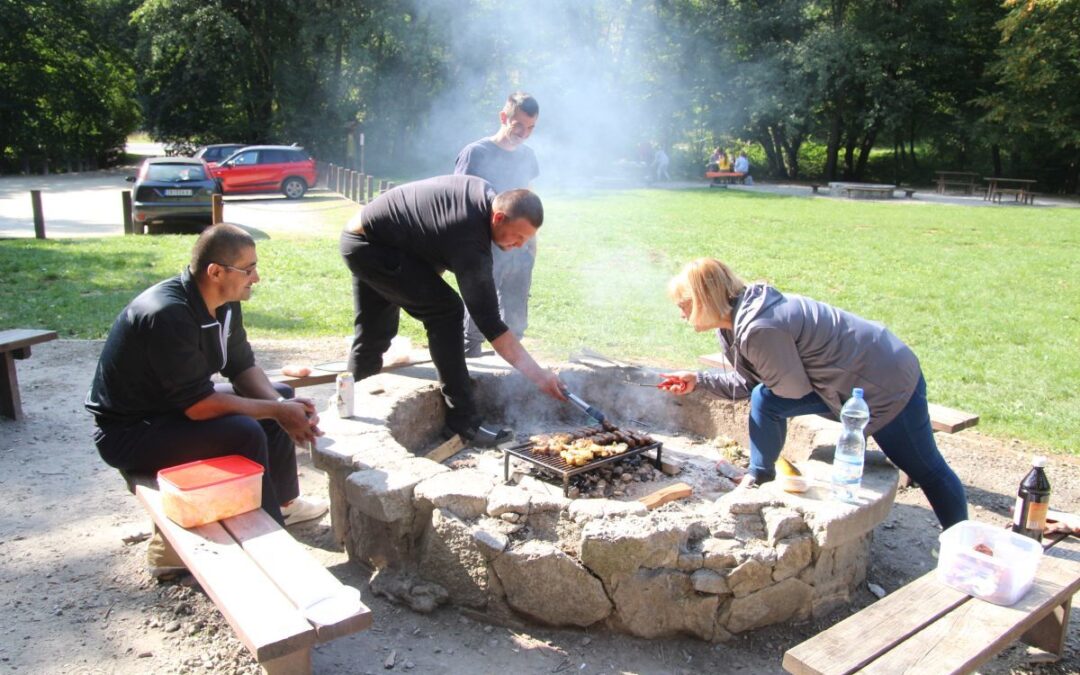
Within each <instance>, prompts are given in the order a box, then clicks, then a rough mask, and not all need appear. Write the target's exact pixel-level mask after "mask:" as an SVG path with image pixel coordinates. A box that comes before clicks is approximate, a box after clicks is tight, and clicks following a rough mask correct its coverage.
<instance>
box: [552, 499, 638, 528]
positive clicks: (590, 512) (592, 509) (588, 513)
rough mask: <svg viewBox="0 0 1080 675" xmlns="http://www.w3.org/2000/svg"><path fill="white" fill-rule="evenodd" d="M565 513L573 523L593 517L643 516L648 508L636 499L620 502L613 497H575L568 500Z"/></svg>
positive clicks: (586, 520)
mask: <svg viewBox="0 0 1080 675" xmlns="http://www.w3.org/2000/svg"><path fill="white" fill-rule="evenodd" d="M567 513H568V514H569V516H570V519H571V520H573V521H574V522H575V523H587V522H589V521H590V520H593V519H594V518H618V517H624V516H644V515H646V514H648V513H649V509H648V508H646V507H645V505H644V504H642V503H641V502H639V501H637V500H634V501H629V502H620V501H617V500H614V499H575V500H574V501H572V502H570V506H569V508H568V509H567Z"/></svg>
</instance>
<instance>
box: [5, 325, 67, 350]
mask: <svg viewBox="0 0 1080 675" xmlns="http://www.w3.org/2000/svg"><path fill="white" fill-rule="evenodd" d="M55 339H56V331H54V330H36V329H30V328H9V329H8V330H3V331H0V352H10V351H15V350H18V349H22V348H23V347H29V346H30V345H36V344H38V343H41V342H48V341H49V340H55Z"/></svg>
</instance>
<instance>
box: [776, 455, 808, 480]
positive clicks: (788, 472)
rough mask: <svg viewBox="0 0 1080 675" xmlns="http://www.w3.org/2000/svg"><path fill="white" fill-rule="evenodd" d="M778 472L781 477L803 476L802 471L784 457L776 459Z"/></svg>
mask: <svg viewBox="0 0 1080 675" xmlns="http://www.w3.org/2000/svg"><path fill="white" fill-rule="evenodd" d="M776 472H777V473H778V474H780V475H781V476H801V475H802V471H799V470H798V469H797V468H795V465H794V464H792V463H791V462H789V461H787V460H786V459H784V458H783V456H781V457H778V458H777V459H776Z"/></svg>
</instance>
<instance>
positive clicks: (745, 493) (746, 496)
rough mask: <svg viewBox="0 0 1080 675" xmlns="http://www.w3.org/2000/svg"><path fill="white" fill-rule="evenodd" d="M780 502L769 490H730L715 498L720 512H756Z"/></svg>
mask: <svg viewBox="0 0 1080 675" xmlns="http://www.w3.org/2000/svg"><path fill="white" fill-rule="evenodd" d="M781 503H783V502H781V501H780V500H779V499H777V498H776V496H774V495H773V494H772V493H771V491H770V490H764V489H759V490H732V491H731V492H729V493H727V494H725V495H723V496H721V497H719V498H718V499H717V500H716V506H717V509H718V510H719V511H720V512H725V511H726V512H728V513H734V514H748V513H752V514H756V513H761V509H763V508H765V507H766V506H779V505H780V504H781Z"/></svg>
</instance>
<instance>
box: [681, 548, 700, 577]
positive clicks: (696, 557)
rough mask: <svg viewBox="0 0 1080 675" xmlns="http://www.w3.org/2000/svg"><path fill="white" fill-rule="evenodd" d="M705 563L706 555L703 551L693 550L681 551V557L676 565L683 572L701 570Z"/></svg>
mask: <svg viewBox="0 0 1080 675" xmlns="http://www.w3.org/2000/svg"><path fill="white" fill-rule="evenodd" d="M704 564H705V556H704V554H702V553H699V552H696V551H693V552H689V553H686V552H680V553H679V557H678V559H677V560H676V562H675V566H676V567H677V568H678V569H680V570H682V571H683V572H693V571H694V570H699V569H701V568H702V566H703V565H704Z"/></svg>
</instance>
